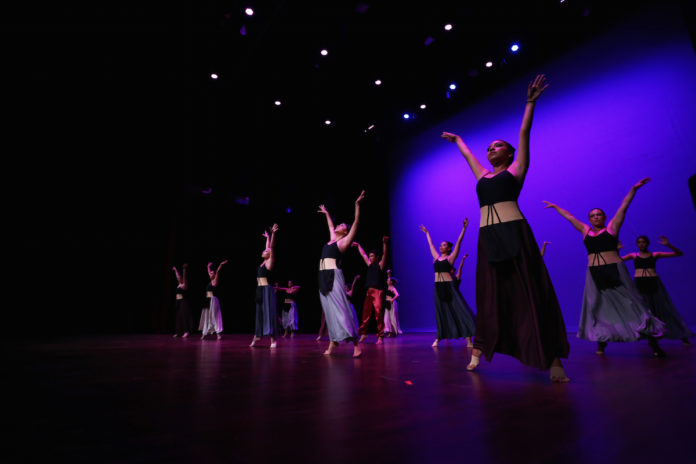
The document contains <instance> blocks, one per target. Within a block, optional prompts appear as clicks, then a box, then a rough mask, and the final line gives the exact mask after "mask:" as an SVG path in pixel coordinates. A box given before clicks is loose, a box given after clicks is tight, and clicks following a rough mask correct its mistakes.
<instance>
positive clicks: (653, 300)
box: [635, 276, 694, 340]
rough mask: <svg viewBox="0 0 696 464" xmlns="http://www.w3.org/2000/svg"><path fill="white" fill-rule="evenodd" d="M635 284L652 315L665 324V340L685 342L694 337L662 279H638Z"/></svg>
mask: <svg viewBox="0 0 696 464" xmlns="http://www.w3.org/2000/svg"><path fill="white" fill-rule="evenodd" d="M635 283H636V287H637V288H638V291H639V292H640V294H641V296H642V297H643V300H644V301H645V303H646V304H647V305H648V307H649V308H650V310H651V311H652V313H653V314H654V315H655V317H656V318H658V319H659V320H661V321H662V322H664V323H665V331H664V334H663V336H664V337H665V338H673V339H675V340H683V339H685V338H691V337H693V336H694V333H693V332H692V331H691V329H689V326H688V325H687V324H686V322H684V319H682V317H681V314H679V312H678V311H677V308H675V307H674V303H672V299H671V298H670V297H669V294H668V293H667V289H666V288H665V286H664V285H663V284H662V279H660V277H658V276H655V277H636V278H635Z"/></svg>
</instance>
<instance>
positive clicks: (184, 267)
mask: <svg viewBox="0 0 696 464" xmlns="http://www.w3.org/2000/svg"><path fill="white" fill-rule="evenodd" d="M183 273H184V281H183V282H182V283H183V286H182V287H181V288H183V289H184V290H188V282H189V280H188V264H187V263H184V266H183Z"/></svg>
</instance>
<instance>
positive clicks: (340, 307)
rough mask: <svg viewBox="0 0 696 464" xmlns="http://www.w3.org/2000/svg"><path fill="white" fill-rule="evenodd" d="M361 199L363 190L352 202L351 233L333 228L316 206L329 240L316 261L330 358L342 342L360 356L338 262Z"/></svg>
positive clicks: (354, 320) (348, 243)
mask: <svg viewBox="0 0 696 464" xmlns="http://www.w3.org/2000/svg"><path fill="white" fill-rule="evenodd" d="M363 198H365V191H364V190H363V191H362V192H361V193H360V196H359V197H358V199H357V200H355V219H354V220H353V225H352V226H351V227H350V231H349V230H348V226H347V225H346V224H339V225H337V226H336V227H335V228H334V224H333V221H332V220H331V216H330V215H329V212H328V211H327V210H326V208H325V207H324V205H321V206H319V211H318V212H319V213H322V214H323V215H324V216H326V223H327V225H328V227H329V235H330V240H329V241H328V242H327V243H326V244H325V245H324V247H323V248H322V250H321V260H320V261H319V299H320V300H321V307H322V309H323V311H324V316H325V317H326V326H327V327H328V329H329V340H331V341H330V342H329V347H328V348H327V349H326V351H324V354H325V355H330V354H331V353H332V352H333V350H334V348H336V347H337V346H338V343H339V342H340V341H343V340H345V341H351V342H353V357H354V358H357V357H359V356H360V355H361V354H362V352H361V351H360V346H359V345H358V319H357V317H356V316H355V310H354V309H353V307H352V305H351V304H350V302H349V301H348V297H347V296H346V289H345V281H344V280H343V271H341V268H339V267H338V264H337V261H338V260H339V259H340V258H341V255H342V254H343V253H345V252H346V250H347V249H349V248H350V246H351V243H353V239H354V238H355V234H356V233H357V231H358V221H359V220H360V202H361V201H362V200H363Z"/></svg>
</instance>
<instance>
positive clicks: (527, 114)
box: [508, 74, 549, 185]
mask: <svg viewBox="0 0 696 464" xmlns="http://www.w3.org/2000/svg"><path fill="white" fill-rule="evenodd" d="M548 86H549V85H548V84H547V83H546V76H544V75H543V74H539V75H538V76H537V77H536V78H535V79H534V80H533V81H532V82H530V83H529V86H528V87H527V103H526V104H525V106H524V115H523V116H522V126H521V127H520V138H519V141H518V146H517V157H516V159H515V161H513V162H512V164H511V165H510V167H509V168H508V171H510V173H511V174H512V175H513V176H515V178H516V179H517V181H518V182H519V183H520V185H521V184H522V183H523V182H524V177H525V176H526V175H527V170H529V135H530V133H531V132H532V120H533V119H534V107H535V104H536V101H537V99H538V98H539V97H540V96H541V94H542V93H544V90H546V88H547V87H548Z"/></svg>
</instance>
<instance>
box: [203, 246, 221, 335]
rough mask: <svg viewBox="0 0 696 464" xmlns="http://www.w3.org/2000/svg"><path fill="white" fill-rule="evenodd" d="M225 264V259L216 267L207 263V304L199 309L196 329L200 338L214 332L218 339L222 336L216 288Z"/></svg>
mask: <svg viewBox="0 0 696 464" xmlns="http://www.w3.org/2000/svg"><path fill="white" fill-rule="evenodd" d="M225 264H227V260H224V261H223V262H221V263H220V264H219V265H218V267H217V269H215V270H213V263H212V262H210V263H208V277H209V278H210V282H208V285H207V286H206V287H205V297H206V301H207V305H206V307H205V308H203V310H202V311H201V320H200V322H199V324H198V330H200V331H201V340H203V339H204V338H205V336H206V335H209V334H215V335H216V336H217V339H218V340H220V339H221V338H222V335H221V334H222V310H221V309H220V300H219V299H218V297H217V288H218V283H219V282H220V270H221V269H222V266H224V265H225Z"/></svg>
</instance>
